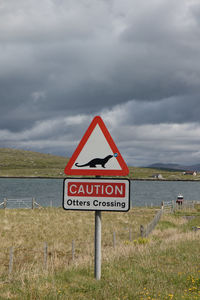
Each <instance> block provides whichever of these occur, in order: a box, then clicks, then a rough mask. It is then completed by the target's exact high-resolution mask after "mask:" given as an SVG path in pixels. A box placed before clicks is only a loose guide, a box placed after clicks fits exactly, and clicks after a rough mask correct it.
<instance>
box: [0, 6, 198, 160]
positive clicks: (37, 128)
mask: <svg viewBox="0 0 200 300" xmlns="http://www.w3.org/2000/svg"><path fill="white" fill-rule="evenodd" d="M199 15H200V3H199V2H198V1H197V0H176V1H173V0H164V1H163V0H162V1H161V0H150V1H141V0H140V1H139V0H134V1H133V0H125V1H123V2H122V1H120V0H113V1H97V0H84V1H78V0H73V1H71V0H68V1H63V0H45V1H38V0H36V1H35V0H31V1H25V0H18V1H15V0H2V1H1V3H0V105H1V111H0V138H1V140H0V143H1V144H0V146H4V145H9V146H12V145H14V146H16V147H20V146H21V147H34V149H45V151H46V150H47V149H49V147H50V148H51V147H52V151H54V150H55V151H56V152H58V148H59V146H56V145H53V146H52V143H53V141H54V140H57V145H58V144H59V145H61V144H62V143H63V142H62V137H64V139H65V140H66V141H68V144H67V146H66V144H65V146H66V147H68V149H71V148H72V145H74V143H75V141H77V140H78V139H79V138H80V135H81V133H80V127H79V126H81V128H82V127H84V124H85V125H86V123H87V122H89V121H90V120H91V117H92V116H94V115H95V114H102V115H105V117H106V119H107V120H108V123H109V122H110V124H112V126H114V128H113V131H115V129H116V130H117V128H118V126H119V124H121V125H122V127H123V128H124V126H125V127H126V126H130V127H129V128H135V127H134V126H138V128H137V129H135V131H136V132H138V130H139V132H141V131H140V129H141V128H143V130H147V128H146V127H145V125H146V124H150V125H155V126H156V125H157V124H158V125H159V124H171V125H170V126H171V127H170V129H169V130H172V129H173V124H185V123H191V122H192V123H199V113H200V103H199V95H200V85H199V81H200V52H199V48H200V22H199ZM116 116H117V117H116ZM73 119H74V120H79V121H77V122H78V123H77V124H76V125H75V124H74V126H71V125H70V124H73ZM69 120H70V121H69ZM116 120H117V122H116ZM78 124H79V125H78ZM142 125H144V127H141V126H142ZM52 126H54V127H52ZM65 127H66V128H65ZM86 127H87V126H86ZM161 128H162V127H161ZM180 128H182V129H183V128H184V127H180ZM162 129H163V128H162ZM130 130H132V129H130ZM154 130H155V127H153V129H152V132H153V131H154ZM163 130H164V129H163ZM183 130H184V129H183ZM180 131H181V129H180ZM188 132H190V130H189V129H188ZM179 134H180V132H179ZM136 135H137V134H136ZM142 136H143V135H142ZM145 137H146V136H145ZM188 137H189V134H188ZM135 138H136V136H135ZM137 138H138V136H137ZM127 139H129V138H128V137H127ZM122 140H123V139H122ZM70 141H71V142H70ZM119 142H120V140H119ZM66 143H67V142H66ZM125 144H126V143H125V141H124V144H123V145H124V146H123V147H125ZM132 146H133V145H132V144H131V143H129V147H132ZM135 146H136V145H135ZM129 147H128V146H126V149H129ZM138 147H139V146H138ZM149 147H150V146H149ZM141 148H142V145H141ZM53 149H54V150H53ZM127 151H128V150H127ZM69 153H70V151H69ZM138 160H139V157H138Z"/></svg>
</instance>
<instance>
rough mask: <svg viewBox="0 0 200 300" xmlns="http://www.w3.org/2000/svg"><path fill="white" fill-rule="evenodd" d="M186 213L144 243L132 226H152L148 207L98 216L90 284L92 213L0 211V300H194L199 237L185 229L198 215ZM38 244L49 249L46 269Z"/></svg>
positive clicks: (199, 272)
mask: <svg viewBox="0 0 200 300" xmlns="http://www.w3.org/2000/svg"><path fill="white" fill-rule="evenodd" d="M194 212H195V218H192V219H190V218H189V219H186V218H185V216H184V214H183V215H181V214H173V215H171V214H168V215H163V216H162V218H161V220H160V222H159V224H158V225H157V226H156V228H155V230H154V231H153V233H152V234H151V235H150V236H149V237H148V238H147V239H141V238H138V233H139V227H140V224H144V225H145V224H147V223H149V222H150V221H151V220H152V218H153V216H154V214H155V213H156V209H155V208H144V209H143V208H134V209H132V210H130V211H129V212H128V213H102V278H101V280H100V281H96V280H95V279H94V274H93V273H94V265H93V260H94V249H93V243H94V213H93V212H72V211H67V212H66V211H64V210H62V209H59V208H46V209H40V210H39V209H38V210H22V209H19V210H17V209H14V210H1V211H0V236H1V245H2V247H1V249H0V262H1V264H0V274H1V278H0V299H27V300H28V299H35V300H36V299H48V300H49V299H52V300H53V299H62V300H65V299H70V300H71V299H72V300H73V299H75V300H81V299H84V300H86V299H87V300H92V299H95V300H104V299H105V300H107V299H112V300H123V299H130V300H132V299H160V300H163V299H188V300H189V299H200V251H199V249H200V232H194V231H193V230H192V226H193V225H197V224H200V214H199V212H197V211H196V210H195V211H194ZM194 212H193V213H194ZM129 228H131V229H132V232H133V237H132V240H131V241H130V240H129V232H128V229H129ZM113 230H115V232H116V238H117V243H116V247H115V248H114V247H113V241H112V235H113ZM72 239H75V249H76V250H75V260H74V261H72V259H71V241H72ZM44 241H47V242H48V247H49V248H48V269H47V270H46V269H45V268H44V266H43V242H44ZM11 245H13V246H15V251H14V265H13V267H14V269H13V274H12V275H11V276H10V278H9V277H8V248H9V247H10V246H11ZM22 248H23V251H22V250H20V249H22ZM6 249H7V250H6ZM3 251H4V253H5V255H4V257H3V256H2V252H3ZM6 251H7V252H6ZM6 253H7V254H6ZM2 261H3V262H4V267H3V264H2Z"/></svg>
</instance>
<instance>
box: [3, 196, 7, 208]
mask: <svg viewBox="0 0 200 300" xmlns="http://www.w3.org/2000/svg"><path fill="white" fill-rule="evenodd" d="M6 204H7V198H4V203H3V207H4V208H6Z"/></svg>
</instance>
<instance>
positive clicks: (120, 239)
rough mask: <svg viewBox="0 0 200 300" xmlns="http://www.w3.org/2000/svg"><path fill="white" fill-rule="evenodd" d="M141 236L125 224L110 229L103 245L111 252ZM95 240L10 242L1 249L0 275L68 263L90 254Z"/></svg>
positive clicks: (92, 252)
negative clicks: (119, 228)
mask: <svg viewBox="0 0 200 300" xmlns="http://www.w3.org/2000/svg"><path fill="white" fill-rule="evenodd" d="M139 237H140V231H139V228H138V231H137V232H136V231H135V230H133V229H132V228H124V230H122V231H120V232H117V231H112V232H110V239H109V240H106V241H105V242H104V241H102V249H103V250H105V252H108V253H110V251H111V250H112V249H117V247H121V246H126V245H127V242H128V244H130V243H131V242H133V241H134V240H136V239H138V238H139ZM93 256H94V240H92V239H91V240H85V241H78V240H75V239H73V240H72V241H71V243H68V244H67V245H60V246H59V247H55V246H54V245H52V244H51V245H49V244H48V242H44V243H42V244H40V247H38V248H36V247H33V248H31V247H23V246H14V245H13V246H11V247H9V248H1V249H0V266H1V267H0V276H3V277H6V276H9V277H10V276H12V275H13V274H15V273H19V272H22V270H23V272H25V270H29V271H30V270H34V269H35V270H36V269H37V270H48V269H49V266H50V265H51V266H54V267H59V266H63V265H65V266H68V265H70V264H72V263H75V262H76V261H80V260H81V259H83V260H84V257H90V260H91V258H93Z"/></svg>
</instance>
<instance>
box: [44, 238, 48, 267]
mask: <svg viewBox="0 0 200 300" xmlns="http://www.w3.org/2000/svg"><path fill="white" fill-rule="evenodd" d="M47 251H48V245H47V242H44V268H45V269H47Z"/></svg>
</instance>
